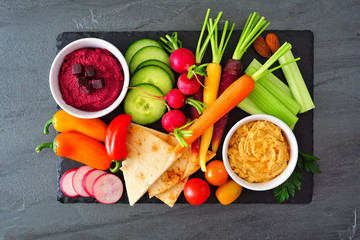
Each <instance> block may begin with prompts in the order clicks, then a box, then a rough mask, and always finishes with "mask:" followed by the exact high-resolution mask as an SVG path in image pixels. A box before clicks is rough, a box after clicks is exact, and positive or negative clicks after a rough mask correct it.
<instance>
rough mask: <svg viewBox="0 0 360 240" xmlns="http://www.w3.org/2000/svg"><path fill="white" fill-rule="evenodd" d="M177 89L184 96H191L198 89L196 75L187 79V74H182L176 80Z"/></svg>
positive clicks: (198, 84)
mask: <svg viewBox="0 0 360 240" xmlns="http://www.w3.org/2000/svg"><path fill="white" fill-rule="evenodd" d="M177 87H178V88H179V90H180V91H181V92H182V93H183V94H185V95H193V94H195V93H196V92H197V91H199V89H200V81H199V80H198V79H197V76H196V75H193V76H192V77H190V78H189V77H188V73H183V74H181V75H180V77H179V78H178V80H177Z"/></svg>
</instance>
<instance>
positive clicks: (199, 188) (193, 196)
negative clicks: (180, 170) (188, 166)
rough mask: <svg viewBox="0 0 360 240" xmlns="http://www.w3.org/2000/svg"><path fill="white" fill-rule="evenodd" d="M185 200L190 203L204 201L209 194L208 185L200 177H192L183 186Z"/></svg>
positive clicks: (195, 203) (194, 203) (198, 203)
mask: <svg viewBox="0 0 360 240" xmlns="http://www.w3.org/2000/svg"><path fill="white" fill-rule="evenodd" d="M184 195H185V198H186V200H187V201H188V202H189V203H190V204H192V205H200V204H202V203H204V202H205V201H206V200H207V199H208V198H209V196H210V186H209V184H207V182H205V181H204V180H202V179H200V178H192V179H190V180H189V181H187V182H186V184H185V187H184Z"/></svg>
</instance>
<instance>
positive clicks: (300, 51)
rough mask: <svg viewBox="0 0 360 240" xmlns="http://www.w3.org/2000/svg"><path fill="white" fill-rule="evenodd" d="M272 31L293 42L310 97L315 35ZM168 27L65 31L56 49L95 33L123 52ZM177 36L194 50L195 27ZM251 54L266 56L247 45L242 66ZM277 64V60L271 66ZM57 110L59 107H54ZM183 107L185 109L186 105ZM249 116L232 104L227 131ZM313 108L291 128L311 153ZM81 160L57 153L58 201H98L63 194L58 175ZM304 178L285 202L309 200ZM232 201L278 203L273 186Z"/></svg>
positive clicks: (236, 36)
mask: <svg viewBox="0 0 360 240" xmlns="http://www.w3.org/2000/svg"><path fill="white" fill-rule="evenodd" d="M271 32H273V33H275V34H276V35H277V36H278V37H279V40H280V44H282V43H284V42H285V41H287V42H290V43H291V44H292V46H293V49H292V51H293V54H294V56H295V57H300V58H301V60H300V61H299V62H298V66H299V68H300V71H301V73H302V75H303V78H304V80H305V82H306V85H307V87H308V89H309V91H310V94H311V96H312V97H313V65H314V64H313V63H314V44H313V43H314V35H313V33H312V32H311V31H307V30H305V31H291V30H286V31H277V30H273V31H271ZM171 33H172V32H171V31H166V32H160V31H159V32H64V33H62V34H60V35H59V36H58V37H57V39H56V50H57V52H58V51H60V50H61V49H62V48H63V47H65V46H66V45H67V44H69V43H70V42H72V41H74V40H77V39H80V38H85V37H96V38H101V39H104V40H107V41H109V42H110V43H112V44H114V45H115V46H116V47H117V48H118V49H119V50H120V51H121V52H122V53H123V54H124V53H125V52H126V49H127V48H128V47H129V46H130V44H131V43H133V42H134V41H136V40H138V39H141V38H151V39H155V40H159V38H160V37H163V36H165V35H166V34H171ZM240 34H241V31H239V30H237V31H234V32H233V35H232V37H231V39H230V41H229V44H228V46H227V48H226V51H225V53H224V56H223V58H222V59H223V60H222V62H221V64H222V66H224V64H225V62H226V61H227V60H228V59H229V58H231V57H232V54H233V51H234V49H235V46H236V44H237V41H238V39H239V36H240ZM266 34H267V32H266V31H265V32H264V33H263V34H262V36H266ZM178 36H179V39H180V40H181V41H182V42H183V46H184V47H186V48H188V49H190V50H192V51H193V52H195V49H196V44H197V39H198V37H199V32H197V31H178ZM253 58H256V59H257V60H259V61H260V62H261V63H264V62H265V61H266V59H265V58H263V57H261V56H260V55H258V54H257V53H256V52H255V51H254V49H253V48H252V47H249V49H248V51H247V52H246V53H245V54H244V56H243V58H242V59H241V61H242V63H243V65H244V69H245V68H246V67H247V66H248V65H249V63H250V62H251V61H252V59H253ZM206 62H211V51H210V46H209V48H208V50H207V52H206V54H205V56H204V59H203V63H206ZM276 65H278V64H277V63H275V64H274V66H276ZM274 74H275V75H276V76H277V77H278V78H280V79H281V80H282V81H284V82H286V80H285V78H284V75H283V73H282V71H281V70H277V71H276V72H274ZM57 110H59V107H57ZM185 111H187V110H186V109H185ZM121 113H123V106H122V105H120V106H119V107H118V108H117V109H116V110H114V111H113V112H112V113H110V114H109V115H107V116H105V117H103V118H102V120H103V121H104V122H105V123H107V124H108V123H110V121H111V120H112V119H113V118H114V117H115V116H117V115H118V114H121ZM245 116H248V114H247V113H245V112H243V111H242V110H241V109H239V108H237V107H236V108H235V109H233V110H232V111H231V112H230V117H229V122H228V125H227V129H226V133H227V131H229V129H230V128H231V127H232V126H233V125H234V124H235V123H236V122H237V121H239V120H240V119H242V118H243V117H245ZM313 117H314V113H313V110H312V111H309V112H307V113H305V114H301V115H300V117H299V121H298V123H297V124H296V126H295V128H294V133H295V136H296V138H297V141H298V144H299V150H300V151H301V152H304V153H308V154H313ZM150 127H152V128H154V129H157V130H160V131H163V132H164V130H163V129H162V127H161V123H160V122H158V123H155V124H153V125H150ZM221 149H222V145H220V147H219V150H218V152H217V154H216V156H215V158H214V159H222V158H221ZM81 165H82V164H80V163H78V162H76V161H73V160H70V159H66V158H61V157H57V180H58V181H57V182H58V187H57V200H58V201H60V202H61V203H77V202H80V203H97V201H96V200H95V199H94V198H84V197H78V198H69V197H67V196H66V195H64V194H63V193H62V191H61V189H60V185H59V182H60V178H61V176H62V174H63V173H64V172H65V171H67V170H69V169H71V168H77V167H80V166H81ZM303 174H304V176H303V180H302V187H301V190H300V191H298V192H296V194H295V197H290V199H289V200H288V201H287V202H286V203H295V204H307V203H310V202H311V201H312V193H313V185H314V179H313V175H312V174H310V173H307V172H303ZM117 175H118V176H119V177H120V178H121V179H122V180H123V179H124V178H123V176H122V173H121V171H119V172H118V173H117ZM192 177H199V178H204V174H203V173H202V172H201V171H200V170H199V171H198V172H196V173H195V174H193V175H192V176H191V178H192ZM215 191H216V187H211V195H210V197H209V199H208V200H207V201H206V203H218V201H217V199H216V197H215ZM118 203H128V198H127V194H126V190H125V191H124V195H123V196H122V198H121V199H120V200H119V202H118ZM138 203H162V202H161V201H160V200H158V199H157V198H155V197H154V198H152V199H149V197H148V195H147V194H145V195H144V196H143V197H142V198H141V199H140V200H139V201H138ZM178 203H187V201H186V199H185V197H184V195H183V193H182V194H181V195H180V197H179V199H178V201H177V204H178ZM235 203H277V201H276V199H275V197H274V195H273V192H272V190H269V191H263V192H256V191H250V190H247V189H243V192H242V194H241V196H240V197H239V198H238V199H237V200H236V201H235Z"/></svg>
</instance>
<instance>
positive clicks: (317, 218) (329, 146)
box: [0, 0, 360, 239]
mask: <svg viewBox="0 0 360 240" xmlns="http://www.w3.org/2000/svg"><path fill="white" fill-rule="evenodd" d="M207 8H211V9H212V13H213V14H215V13H217V12H218V11H223V12H224V14H223V19H228V20H230V21H231V22H243V21H245V19H246V18H247V16H248V14H249V13H250V12H253V11H257V12H259V13H260V14H261V15H263V16H266V18H267V19H268V20H269V21H271V25H270V27H269V29H278V30H287V29H289V30H311V31H313V32H314V36H315V45H314V46H315V50H314V56H315V59H314V84H315V89H314V95H315V99H314V100H315V105H316V110H315V112H314V115H315V117H314V153H315V155H316V156H318V157H319V158H320V159H321V162H320V168H321V170H322V173H321V174H320V175H316V176H315V186H314V195H313V201H312V203H311V204H309V205H293V204H286V205H280V204H272V205H269V204H236V205H235V204H233V205H230V206H221V205H220V204H206V205H202V206H198V207H193V206H190V205H188V204H179V205H176V206H175V207H174V208H172V209H170V208H169V207H167V206H165V205H161V204H159V205H156V204H138V205H135V206H134V207H129V206H127V205H122V204H117V205H110V206H108V205H102V204H61V203H59V202H57V201H56V163H55V159H56V158H55V156H54V155H53V153H52V152H51V151H44V152H42V153H41V154H36V153H35V152H34V147H35V146H36V145H37V144H38V143H40V142H45V141H47V140H48V139H49V138H51V137H54V136H55V133H54V131H52V132H51V136H44V135H43V134H42V128H43V124H44V123H45V122H46V121H47V120H48V118H49V116H51V115H52V114H53V113H54V111H55V106H56V104H55V101H54V100H53V98H52V96H51V93H50V91H49V87H48V73H49V69H50V65H51V62H52V60H53V58H54V57H55V39H56V37H57V35H58V34H59V33H61V32H64V31H125V30H126V31H145V30H147V31H149V30H150V31H151V30H199V29H200V28H201V25H202V21H203V17H204V14H205V12H206V9H207ZM240 25H242V24H238V25H237V28H236V29H239V28H240ZM359 78H360V1H354V0H353V1H257V0H252V1H216V0H211V1H189V0H187V1H186V0H185V1H184V0H181V1H179V0H177V1H158V0H152V1H148V0H143V1H132V0H131V1H130V0H128V1H118V2H117V1H111V0H104V1H95V0H89V1H46V0H35V1H30V0H29V1H20V0H16V1H13V0H1V1H0V109H1V111H0V147H1V148H0V149H1V151H0V238H3V239H360V229H359V228H360V225H359V223H358V222H359V220H358V218H359V213H360V209H359V208H360V186H359V184H358V182H359V173H360V154H359V152H360V151H359V150H360V147H359V144H360V140H359V138H360V130H359V127H360V126H359V117H360V113H359V110H360V108H359V106H360V105H359V103H360V97H359V96H360V94H359V92H360V87H359V86H360V84H359V81H360V79H359Z"/></svg>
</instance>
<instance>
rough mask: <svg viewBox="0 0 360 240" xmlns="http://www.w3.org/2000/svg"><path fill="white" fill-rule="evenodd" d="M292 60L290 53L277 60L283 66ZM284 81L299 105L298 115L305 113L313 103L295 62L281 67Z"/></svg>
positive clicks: (292, 56) (311, 107) (312, 106)
mask: <svg viewBox="0 0 360 240" xmlns="http://www.w3.org/2000/svg"><path fill="white" fill-rule="evenodd" d="M293 59H294V55H293V54H292V52H291V51H288V52H287V53H285V54H284V55H283V56H282V57H280V58H279V63H280V64H283V63H285V62H288V61H291V60H293ZM282 70H283V72H284V75H285V78H286V81H287V82H288V85H289V87H290V90H291V93H292V95H293V96H294V98H295V99H296V101H297V102H298V103H299V104H300V111H299V112H300V113H304V112H307V111H309V110H311V109H313V108H315V106H314V102H313V101H312V99H311V96H310V93H309V91H308V89H307V87H306V84H305V82H304V79H303V77H302V75H301V72H300V69H299V67H298V65H297V63H296V62H293V63H290V64H288V65H285V66H283V67H282Z"/></svg>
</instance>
